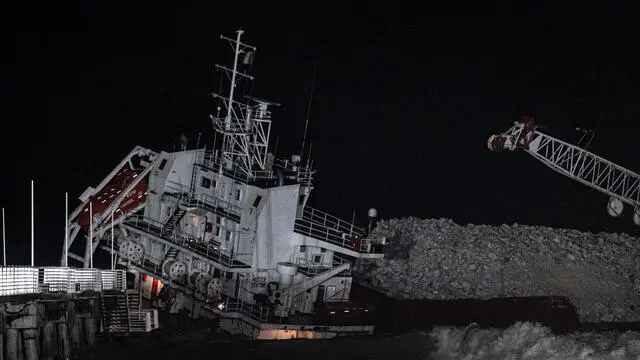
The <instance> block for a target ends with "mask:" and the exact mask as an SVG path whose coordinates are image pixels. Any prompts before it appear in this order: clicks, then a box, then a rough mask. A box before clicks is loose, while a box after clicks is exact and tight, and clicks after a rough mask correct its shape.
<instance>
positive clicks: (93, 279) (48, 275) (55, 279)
mask: <svg viewBox="0 0 640 360" xmlns="http://www.w3.org/2000/svg"><path fill="white" fill-rule="evenodd" d="M105 290H118V291H125V290H126V275H125V272H124V271H123V270H101V269H74V268H63V267H30V266H7V267H0V296H13V295H27V294H65V293H66V294H75V293H82V292H85V291H95V292H101V291H105Z"/></svg>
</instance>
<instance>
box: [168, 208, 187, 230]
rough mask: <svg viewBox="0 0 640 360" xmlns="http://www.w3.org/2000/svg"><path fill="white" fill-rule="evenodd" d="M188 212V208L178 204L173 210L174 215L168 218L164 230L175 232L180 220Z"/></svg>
mask: <svg viewBox="0 0 640 360" xmlns="http://www.w3.org/2000/svg"><path fill="white" fill-rule="evenodd" d="M186 213H187V210H186V209H185V208H183V207H182V206H180V205H178V207H177V208H176V210H175V211H174V212H173V215H172V216H171V218H169V220H167V223H166V224H165V226H164V230H165V231H167V232H169V233H173V231H174V230H175V229H176V226H178V222H179V221H180V220H182V218H183V217H184V214H186Z"/></svg>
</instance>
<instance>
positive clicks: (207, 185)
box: [200, 176, 211, 189]
mask: <svg viewBox="0 0 640 360" xmlns="http://www.w3.org/2000/svg"><path fill="white" fill-rule="evenodd" d="M200 185H201V186H202V187H203V188H205V189H208V188H210V187H211V179H209V178H208V177H206V176H203V177H202V181H201V182H200Z"/></svg>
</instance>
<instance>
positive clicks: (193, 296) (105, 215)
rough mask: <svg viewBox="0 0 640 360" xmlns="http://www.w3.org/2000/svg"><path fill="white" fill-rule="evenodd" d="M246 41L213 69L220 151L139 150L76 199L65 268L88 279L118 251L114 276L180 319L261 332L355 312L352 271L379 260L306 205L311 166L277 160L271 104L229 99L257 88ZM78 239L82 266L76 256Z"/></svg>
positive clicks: (236, 43) (367, 245) (351, 229)
mask: <svg viewBox="0 0 640 360" xmlns="http://www.w3.org/2000/svg"><path fill="white" fill-rule="evenodd" d="M242 33H243V32H242V30H239V31H238V32H237V36H236V38H235V39H231V38H226V37H221V38H222V39H224V40H225V41H229V43H230V44H231V46H232V49H233V51H234V54H235V57H234V63H233V66H232V67H231V68H227V67H224V66H220V65H218V66H217V68H218V70H220V71H223V72H224V73H225V74H227V75H228V79H229V80H230V81H229V82H230V87H229V88H230V90H229V94H228V96H226V97H225V96H223V95H221V94H212V95H213V97H214V98H216V99H219V100H220V101H221V104H222V105H223V106H221V107H220V108H219V109H218V114H217V115H215V116H211V119H212V121H213V125H214V128H215V130H216V133H217V135H218V139H219V138H220V136H221V137H222V141H221V143H222V144H220V145H221V146H216V144H214V146H213V148H207V147H205V148H199V149H193V150H187V149H186V148H183V149H182V150H181V151H178V152H165V151H161V152H155V151H152V150H149V149H145V148H142V147H137V148H135V149H134V150H133V151H132V152H131V153H130V154H129V155H128V156H127V157H126V158H125V159H124V160H123V161H122V162H121V163H120V164H119V165H118V167H116V168H115V169H114V170H113V171H112V172H111V173H110V174H109V176H108V177H107V178H106V179H105V180H104V181H103V182H102V183H101V184H99V185H98V186H97V187H96V188H95V189H94V188H89V189H87V191H85V193H84V194H83V195H82V196H81V197H80V199H81V201H82V204H81V205H80V206H78V208H77V209H76V211H74V212H73V213H72V214H71V215H70V217H69V223H70V230H69V232H70V239H69V249H68V250H69V252H68V256H69V258H70V259H75V260H78V261H81V262H83V264H84V266H85V267H86V266H89V265H90V264H91V262H92V261H91V260H90V259H88V258H89V257H92V256H93V251H95V250H96V249H97V248H102V249H104V250H106V251H108V252H111V251H113V253H114V254H115V255H116V256H117V263H118V264H120V265H123V266H127V267H128V268H129V269H133V270H135V271H137V272H138V273H140V274H144V275H147V276H146V277H152V278H155V279H158V280H160V281H161V282H162V283H163V285H164V289H165V292H166V293H170V294H173V295H172V296H170V297H169V298H168V299H167V298H165V301H164V302H165V303H167V302H168V303H169V304H171V307H172V309H173V310H174V311H177V310H178V309H180V308H186V309H188V310H190V311H192V312H194V315H201V314H207V313H215V314H217V315H218V316H224V315H225V314H232V313H236V314H244V316H248V317H250V318H252V319H253V320H255V321H259V322H263V323H264V322H269V321H271V320H272V318H273V317H274V316H276V317H284V318H287V317H291V316H293V315H295V314H312V313H313V312H314V303H316V302H325V301H345V300H348V299H349V296H350V290H351V281H352V278H351V274H350V266H351V264H352V263H353V261H355V259H357V258H360V257H369V258H375V257H382V256H383V255H382V252H381V244H379V243H377V242H374V241H370V240H368V239H366V238H365V229H363V228H360V227H357V226H354V225H353V224H352V223H350V222H346V221H342V220H340V219H337V218H335V217H333V216H331V215H329V214H327V213H324V212H321V211H319V210H316V209H313V208H311V207H309V206H308V205H307V200H308V198H309V194H310V193H311V191H312V189H313V185H312V183H313V175H314V170H312V168H311V166H310V165H309V164H310V161H309V160H308V159H305V160H304V161H303V159H301V156H300V155H299V154H293V155H292V156H287V157H285V158H280V157H276V156H274V154H272V153H271V152H270V148H269V146H270V143H269V138H270V135H271V134H270V129H271V112H270V107H271V106H273V105H274V103H271V102H268V101H265V100H262V99H257V98H250V97H247V98H246V100H247V101H248V102H247V103H244V102H242V101H241V100H240V99H237V98H236V97H237V92H236V93H234V89H236V85H237V84H236V83H237V82H238V81H240V80H243V81H250V80H252V79H253V78H252V77H251V76H250V75H249V74H248V73H247V72H246V71H245V70H246V69H248V68H249V66H248V65H249V64H250V63H251V62H252V61H253V54H254V52H255V51H256V48H254V47H252V46H249V45H246V44H243V43H242V42H241V41H240V39H241V35H242ZM373 213H375V211H373ZM91 235H92V239H90V241H89V238H90V237H91ZM81 236H84V237H85V239H86V241H82V243H83V244H85V245H86V246H84V249H85V250H84V255H79V254H77V253H74V252H73V248H74V247H73V246H72V245H73V243H74V240H75V241H76V242H78V240H77V239H78V238H80V237H81ZM111 239H114V241H113V242H112V241H111ZM76 246H77V244H76ZM112 249H113V250H112ZM63 260H64V259H63ZM146 277H145V278H146Z"/></svg>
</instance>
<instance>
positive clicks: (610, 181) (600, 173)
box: [487, 117, 640, 225]
mask: <svg viewBox="0 0 640 360" xmlns="http://www.w3.org/2000/svg"><path fill="white" fill-rule="evenodd" d="M487 146H488V147H489V150H491V151H493V152H500V151H503V150H509V151H514V150H517V149H521V150H524V151H525V152H527V153H529V154H530V155H531V156H533V157H535V158H536V159H538V160H539V161H541V162H542V163H543V164H545V165H546V166H548V167H550V168H551V169H553V170H555V171H557V172H559V173H560V174H562V175H565V176H567V177H569V178H572V179H574V180H576V181H578V182H581V183H583V184H584V185H587V186H589V187H591V188H593V189H595V190H598V191H600V192H602V193H605V194H607V195H608V196H609V202H608V205H607V212H608V213H609V215H611V216H613V217H618V216H620V214H622V210H623V209H624V203H626V204H627V205H630V206H631V207H633V209H634V212H633V222H634V223H635V224H636V225H640V175H638V174H637V173H635V172H633V171H631V170H628V169H625V168H623V167H622V166H620V165H617V164H614V163H613V162H611V161H608V160H606V159H604V158H602V157H600V156H598V155H595V154H593V153H591V152H589V151H587V150H585V149H583V148H581V147H579V146H576V145H572V144H569V143H566V142H564V141H562V140H558V139H556V138H554V137H552V136H549V135H547V134H545V133H543V132H540V131H538V130H537V126H536V124H535V122H534V121H533V119H532V118H529V117H523V118H522V120H521V121H517V122H515V124H514V125H513V126H512V127H511V128H510V129H509V130H507V131H505V132H503V133H501V134H498V135H492V136H491V137H489V140H488V142H487Z"/></svg>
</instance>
